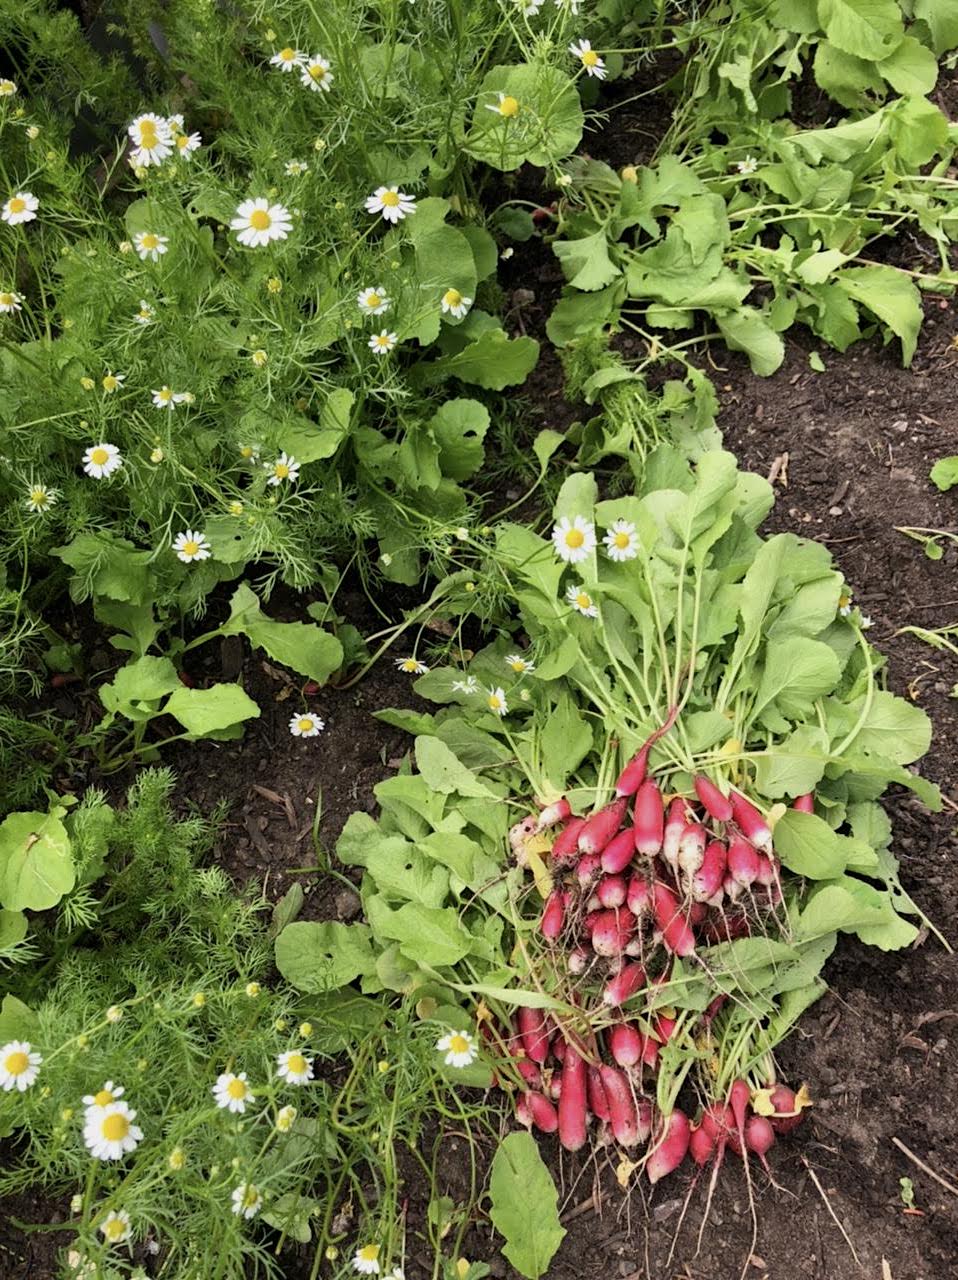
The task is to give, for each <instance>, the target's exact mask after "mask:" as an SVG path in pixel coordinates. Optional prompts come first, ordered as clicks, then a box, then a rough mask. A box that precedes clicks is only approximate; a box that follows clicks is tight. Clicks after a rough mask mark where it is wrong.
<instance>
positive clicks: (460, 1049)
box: [436, 1031, 479, 1067]
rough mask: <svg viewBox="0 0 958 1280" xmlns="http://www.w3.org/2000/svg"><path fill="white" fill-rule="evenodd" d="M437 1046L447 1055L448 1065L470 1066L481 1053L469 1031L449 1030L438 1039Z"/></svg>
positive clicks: (446, 1061)
mask: <svg viewBox="0 0 958 1280" xmlns="http://www.w3.org/2000/svg"><path fill="white" fill-rule="evenodd" d="M436 1048H437V1049H438V1050H439V1052H440V1053H444V1054H445V1055H446V1057H445V1063H446V1066H447V1067H470V1066H472V1064H473V1063H474V1062H475V1060H476V1058H477V1056H478V1054H479V1050H478V1048H477V1047H476V1041H475V1039H474V1037H473V1036H471V1035H470V1034H469V1032H468V1031H449V1032H447V1033H446V1034H445V1035H444V1036H443V1037H442V1039H441V1040H437V1041H436Z"/></svg>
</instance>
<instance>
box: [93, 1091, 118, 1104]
mask: <svg viewBox="0 0 958 1280" xmlns="http://www.w3.org/2000/svg"><path fill="white" fill-rule="evenodd" d="M93 1101H94V1103H95V1104H96V1105H97V1106H98V1107H107V1106H109V1105H110V1103H111V1102H112V1101H113V1094H112V1093H111V1092H110V1090H109V1089H101V1090H100V1092H99V1093H95V1094H94V1095H93Z"/></svg>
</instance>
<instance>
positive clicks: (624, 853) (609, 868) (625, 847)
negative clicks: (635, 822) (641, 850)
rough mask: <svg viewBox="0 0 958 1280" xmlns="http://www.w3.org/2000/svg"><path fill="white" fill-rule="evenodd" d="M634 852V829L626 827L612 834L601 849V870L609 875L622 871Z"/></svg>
mask: <svg viewBox="0 0 958 1280" xmlns="http://www.w3.org/2000/svg"><path fill="white" fill-rule="evenodd" d="M634 853H635V830H634V828H633V827H626V829H625V830H624V831H620V832H619V834H618V835H617V836H613V837H612V839H611V840H610V841H609V843H608V844H607V845H606V846H605V848H604V849H603V850H602V870H603V871H605V872H607V873H608V874H609V875H615V874H616V873H617V872H619V871H624V870H625V869H626V867H627V866H628V865H629V863H630V862H631V861H632V855H633V854H634Z"/></svg>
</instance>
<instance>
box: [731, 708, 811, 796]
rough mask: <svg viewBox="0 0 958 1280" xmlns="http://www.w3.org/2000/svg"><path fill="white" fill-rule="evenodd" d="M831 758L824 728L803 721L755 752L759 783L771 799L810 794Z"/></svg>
mask: <svg viewBox="0 0 958 1280" xmlns="http://www.w3.org/2000/svg"><path fill="white" fill-rule="evenodd" d="M726 723H727V722H726ZM828 760H829V755H828V740H827V737H826V735H825V732H824V730H822V729H820V728H818V726H817V725H812V724H800V725H799V726H798V727H797V728H796V729H795V730H794V731H793V732H792V733H790V734H788V735H787V736H786V737H784V738H783V739H782V740H781V742H777V743H776V744H775V745H774V746H772V747H768V748H766V750H765V751H761V752H759V753H757V754H755V755H753V756H752V762H753V764H754V765H755V785H756V787H757V788H758V791H759V793H760V794H761V795H763V796H766V797H768V799H770V800H782V799H785V798H786V797H788V798H792V797H794V796H802V795H806V794H807V793H808V792H809V791H813V790H814V789H815V787H817V786H818V784H819V782H821V780H822V778H823V777H824V775H825V768H826V766H827V764H828Z"/></svg>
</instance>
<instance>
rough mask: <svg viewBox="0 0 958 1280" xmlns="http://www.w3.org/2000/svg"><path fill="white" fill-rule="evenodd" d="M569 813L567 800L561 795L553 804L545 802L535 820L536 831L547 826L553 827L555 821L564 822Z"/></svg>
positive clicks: (543, 829)
mask: <svg viewBox="0 0 958 1280" xmlns="http://www.w3.org/2000/svg"><path fill="white" fill-rule="evenodd" d="M571 814H572V810H571V809H570V808H569V802H568V800H567V799H566V798H565V796H563V797H562V799H561V800H557V801H556V802H555V804H547V805H546V806H545V808H544V809H543V810H542V812H541V813H540V814H539V818H538V821H537V822H536V831H545V830H546V829H547V828H549V827H554V826H555V825H556V824H557V823H559V822H564V821H565V819H566V818H568V817H570V816H571Z"/></svg>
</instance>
